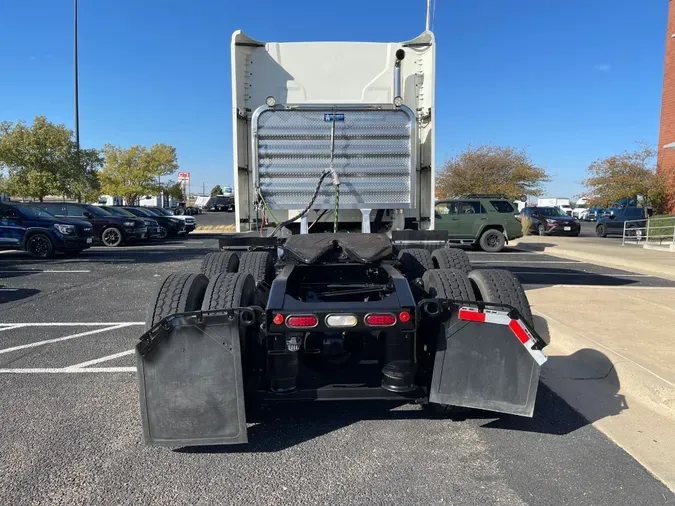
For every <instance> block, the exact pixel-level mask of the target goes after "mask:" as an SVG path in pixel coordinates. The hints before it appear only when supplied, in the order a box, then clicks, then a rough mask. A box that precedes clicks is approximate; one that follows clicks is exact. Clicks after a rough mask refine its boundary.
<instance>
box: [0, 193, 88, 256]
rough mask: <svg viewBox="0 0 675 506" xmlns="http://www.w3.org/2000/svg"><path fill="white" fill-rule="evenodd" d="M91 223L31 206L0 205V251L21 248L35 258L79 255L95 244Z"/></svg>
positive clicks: (13, 203) (6, 203) (1, 203)
mask: <svg viewBox="0 0 675 506" xmlns="http://www.w3.org/2000/svg"><path fill="white" fill-rule="evenodd" d="M92 228H93V227H92V226H91V223H88V222H86V221H81V220H72V219H63V218H57V217H55V216H53V215H52V214H50V213H48V212H47V211H45V210H43V209H40V208H38V207H34V206H31V205H29V204H23V203H18V202H0V249H19V250H23V251H26V252H27V253H28V254H29V255H30V256H32V257H35V258H50V257H52V256H54V253H55V252H62V253H65V254H67V255H77V254H79V253H80V252H81V251H84V250H85V249H87V248H89V247H91V245H92V244H93V242H94V237H93V231H92Z"/></svg>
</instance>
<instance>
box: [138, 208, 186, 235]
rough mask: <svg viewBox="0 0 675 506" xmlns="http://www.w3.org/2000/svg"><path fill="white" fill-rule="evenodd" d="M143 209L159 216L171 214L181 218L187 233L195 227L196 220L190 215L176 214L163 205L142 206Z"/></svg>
mask: <svg viewBox="0 0 675 506" xmlns="http://www.w3.org/2000/svg"><path fill="white" fill-rule="evenodd" d="M143 209H148V210H149V211H151V212H152V213H154V214H156V215H160V216H172V217H176V218H178V219H181V220H183V221H184V222H185V233H186V234H189V233H190V232H192V231H193V230H195V229H196V228H197V220H195V219H194V218H193V217H192V216H185V215H178V216H176V215H175V214H174V213H173V211H169V210H168V209H164V208H163V207H148V208H145V207H144V208H143Z"/></svg>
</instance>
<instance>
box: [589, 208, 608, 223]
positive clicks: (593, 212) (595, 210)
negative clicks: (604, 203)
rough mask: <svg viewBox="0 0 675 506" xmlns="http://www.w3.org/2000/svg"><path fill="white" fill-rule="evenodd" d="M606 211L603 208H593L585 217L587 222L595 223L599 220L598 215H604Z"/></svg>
mask: <svg viewBox="0 0 675 506" xmlns="http://www.w3.org/2000/svg"><path fill="white" fill-rule="evenodd" d="M604 212H605V210H604V209H602V208H601V207H591V208H590V209H589V210H588V212H587V213H586V215H585V216H584V220H585V221H595V220H596V219H597V218H598V214H600V215H602V213H604Z"/></svg>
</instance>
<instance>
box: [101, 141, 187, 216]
mask: <svg viewBox="0 0 675 506" xmlns="http://www.w3.org/2000/svg"><path fill="white" fill-rule="evenodd" d="M103 154H104V156H105V164H104V166H103V170H102V171H101V189H102V191H103V193H105V194H108V195H117V196H119V197H122V198H124V199H125V200H126V202H129V203H130V202H135V201H136V200H137V199H138V198H139V197H141V196H144V195H153V194H157V193H159V191H160V189H161V185H160V184H159V178H160V177H161V176H167V175H169V174H173V173H175V172H176V171H177V170H178V161H177V158H176V148H174V147H173V146H169V145H167V144H155V145H153V146H152V147H150V148H147V147H145V146H131V147H130V148H127V149H123V148H121V147H119V146H112V145H110V144H107V145H106V146H105V147H104V148H103Z"/></svg>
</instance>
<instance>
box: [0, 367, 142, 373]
mask: <svg viewBox="0 0 675 506" xmlns="http://www.w3.org/2000/svg"><path fill="white" fill-rule="evenodd" d="M83 372H98V373H101V372H136V368H135V367H88V368H87V367H85V368H75V369H69V368H67V367H64V368H49V367H48V368H42V369H40V368H37V369H0V374H77V373H83Z"/></svg>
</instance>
